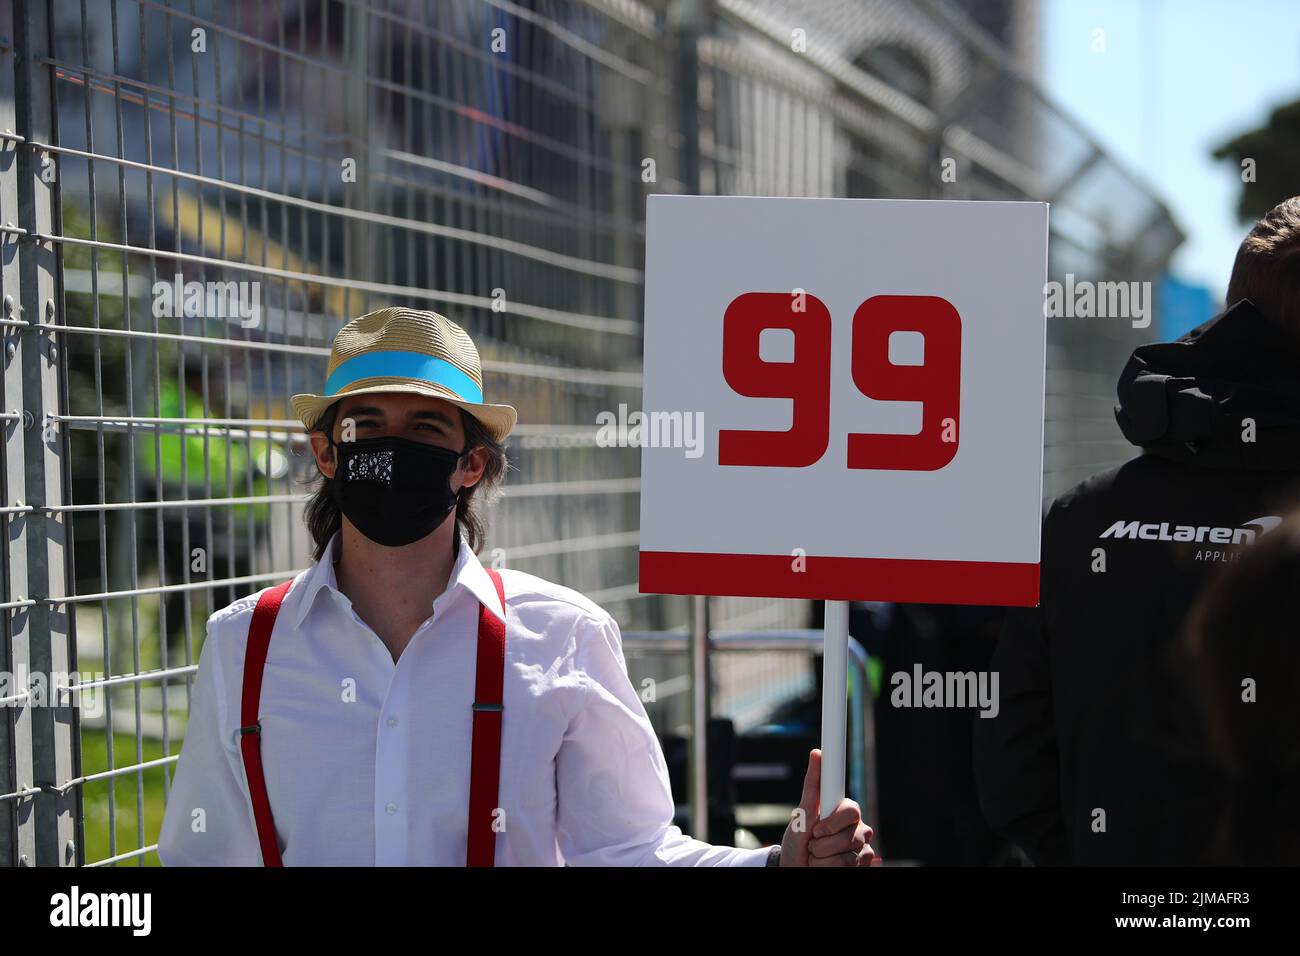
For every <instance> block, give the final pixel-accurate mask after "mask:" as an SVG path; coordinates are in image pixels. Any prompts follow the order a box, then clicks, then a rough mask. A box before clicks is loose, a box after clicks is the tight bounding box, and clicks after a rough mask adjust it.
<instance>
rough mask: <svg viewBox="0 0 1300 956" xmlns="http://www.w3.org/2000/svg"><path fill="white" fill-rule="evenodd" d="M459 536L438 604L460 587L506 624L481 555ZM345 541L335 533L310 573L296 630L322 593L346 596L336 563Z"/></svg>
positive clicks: (298, 611) (296, 621)
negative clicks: (339, 581) (328, 591)
mask: <svg viewBox="0 0 1300 956" xmlns="http://www.w3.org/2000/svg"><path fill="white" fill-rule="evenodd" d="M457 536H458V537H459V539H460V546H459V548H457V553H456V563H455V564H454V565H452V569H451V575H450V577H449V578H448V579H447V590H446V591H444V592H443V593H442V594H440V595H438V599H437V600H441V599H442V598H443V596H444V595H446V594H449V593H451V592H452V591H453V590H455V589H456V588H458V587H460V588H464V589H465V590H467V591H469V592H470V593H471V594H472V595H474V599H475V600H476V601H478V602H479V603H481V604H483V605H484V606H485V607H486V608H487V609H488V610H489V611H491V612H492V613H493V614H495V615H496V616H497V618H499V619H501V620H503V621H504V620H505V609H504V608H503V607H502V606H501V599H500V597H499V596H498V595H497V589H496V585H495V584H493V583H492V578H491V577H490V576H489V575H488V573H487V571H486V570H485V569H484V567H483V565H482V563H481V562H480V561H479V559H478V555H476V554H475V553H474V549H473V548H471V547H470V546H469V542H468V541H467V540H466V539H465V535H464V534H463V533H461V532H459V531H457ZM342 540H343V533H342V531H335V532H334V536H333V537H331V538H330V540H329V544H327V545H326V546H325V551H324V553H323V554H322V555H321V558H320V560H319V561H317V562H316V564H314V565H313V566H312V567H311V569H310V570H309V571H308V572H307V579H306V581H305V582H304V583H303V590H302V599H301V600H300V601H299V602H298V610H297V614H296V615H295V617H294V626H295V627H299V626H301V624H302V622H303V619H304V618H306V616H307V612H308V611H310V610H311V608H312V605H313V604H315V602H316V597H317V595H318V594H319V593H320V591H321V590H322V589H328V590H330V591H333V592H335V593H336V594H339V595H343V592H342V591H340V590H339V586H338V578H337V577H336V576H335V573H334V562H335V560H337V557H338V553H339V547H340V546H341V544H342ZM344 596H345V595H344ZM435 603H436V601H435ZM430 610H431V611H432V607H430Z"/></svg>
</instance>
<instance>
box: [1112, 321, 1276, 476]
mask: <svg viewBox="0 0 1300 956" xmlns="http://www.w3.org/2000/svg"><path fill="white" fill-rule="evenodd" d="M1118 393H1119V404H1118V405H1117V406H1116V407H1115V418H1116V420H1117V421H1118V422H1119V427H1120V430H1121V431H1123V433H1124V437H1125V438H1127V439H1128V440H1129V441H1130V442H1132V443H1133V444H1134V445H1138V446H1139V447H1141V448H1143V449H1145V450H1146V451H1147V452H1148V453H1150V454H1156V455H1161V456H1163V457H1166V458H1173V459H1176V460H1179V461H1184V462H1187V463H1189V464H1199V465H1202V466H1204V467H1209V468H1269V469H1275V468H1296V469H1300V353H1298V352H1297V350H1296V346H1295V345H1293V344H1292V342H1291V340H1290V339H1289V338H1288V337H1287V336H1286V335H1285V333H1284V332H1283V331H1282V330H1281V329H1279V328H1278V327H1277V325H1276V324H1274V323H1273V322H1271V321H1270V320H1269V319H1267V318H1266V317H1265V316H1264V315H1263V314H1262V313H1261V312H1260V311H1259V310H1258V309H1256V308H1255V306H1254V305H1253V304H1252V303H1251V302H1250V300H1248V299H1242V300H1241V301H1240V302H1237V303H1235V304H1234V305H1233V306H1231V307H1230V308H1228V309H1226V310H1224V311H1223V312H1221V313H1219V314H1218V315H1216V316H1215V317H1214V318H1212V319H1210V320H1209V321H1208V322H1206V323H1204V324H1203V325H1200V326H1198V327H1197V328H1195V329H1193V330H1192V331H1190V332H1188V333H1187V334H1186V335H1184V336H1183V337H1182V338H1180V339H1178V340H1177V341H1176V342H1161V343H1156V344H1152V345H1143V346H1141V347H1140V348H1138V349H1136V350H1134V352H1133V355H1132V357H1131V358H1130V359H1129V360H1128V364H1127V365H1125V366H1124V371H1123V372H1122V373H1121V374H1120V377H1119V387H1118ZM1245 419H1253V421H1254V423H1255V434H1254V439H1255V440H1254V441H1248V440H1246V438H1247V437H1248V434H1247V424H1246V423H1245V421H1244V420H1245Z"/></svg>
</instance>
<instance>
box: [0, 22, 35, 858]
mask: <svg viewBox="0 0 1300 956" xmlns="http://www.w3.org/2000/svg"><path fill="white" fill-rule="evenodd" d="M8 10H9V14H10V15H11V16H12V15H13V13H14V10H13V7H12V5H10V6H9V7H8ZM0 32H3V34H4V36H5V37H13V36H15V33H16V31H15V30H14V22H13V21H10V20H9V19H8V18H4V19H0ZM0 60H2V61H3V63H0V130H3V132H2V133H0V223H3V224H4V226H3V229H4V231H3V232H0V299H3V315H0V322H2V323H3V325H0V331H3V333H4V334H3V339H4V342H3V344H4V351H3V352H2V353H0V363H3V383H2V384H3V390H4V409H3V411H4V414H5V416H6V417H5V418H4V419H3V427H4V448H3V456H4V457H3V465H4V474H3V476H2V477H3V482H4V484H3V493H4V500H3V501H0V506H3V507H4V508H5V509H6V510H5V511H4V512H3V513H0V529H3V531H4V532H5V547H4V549H3V554H2V555H0V558H2V560H3V566H2V567H0V572H2V573H3V582H2V583H3V595H2V596H3V603H4V609H3V610H0V667H2V668H3V669H4V670H5V671H7V672H8V673H9V674H11V675H14V676H13V682H12V683H11V684H10V685H9V686H7V687H4V688H3V689H2V692H0V697H4V698H6V702H5V705H4V708H3V711H0V794H2V795H3V799H0V866H31V865H33V864H34V863H35V862H36V821H35V817H34V816H33V814H32V809H33V802H32V796H31V793H32V779H33V776H32V739H31V708H30V707H28V706H27V702H26V701H25V700H24V699H22V696H23V695H24V694H25V693H26V692H27V686H26V682H25V681H24V680H22V679H21V676H20V675H26V674H29V673H30V672H31V661H30V653H29V649H28V645H29V642H30V627H29V615H27V614H26V613H23V612H22V610H21V609H20V608H19V607H15V605H16V604H17V603H18V602H19V601H20V600H21V599H22V597H23V596H24V595H26V594H27V593H28V592H27V555H26V552H27V537H26V529H27V521H26V519H25V516H24V515H22V514H19V513H16V512H14V511H11V510H9V509H12V508H15V507H17V506H18V505H17V503H18V502H19V501H22V500H23V499H24V498H25V497H26V494H25V492H24V491H23V478H24V473H23V461H24V459H23V438H24V433H23V425H22V413H21V411H20V410H21V409H22V407H23V382H22V362H21V360H19V358H18V355H19V348H20V346H19V342H20V338H21V336H20V328H21V325H22V312H21V306H20V303H19V301H18V300H19V292H18V290H19V288H20V286H21V281H20V276H19V255H18V253H19V250H20V247H21V246H20V243H19V233H18V231H17V230H18V229H19V226H18V166H17V155H18V151H19V150H20V149H21V148H22V145H21V138H20V137H19V136H18V135H17V134H16V133H15V132H14V129H15V128H16V127H17V125H18V124H17V120H16V119H15V116H14V104H15V103H16V101H17V96H16V94H15V91H14V79H15V76H16V73H17V55H16V51H15V49H14V46H13V44H12V42H6V43H5V45H4V47H3V49H0Z"/></svg>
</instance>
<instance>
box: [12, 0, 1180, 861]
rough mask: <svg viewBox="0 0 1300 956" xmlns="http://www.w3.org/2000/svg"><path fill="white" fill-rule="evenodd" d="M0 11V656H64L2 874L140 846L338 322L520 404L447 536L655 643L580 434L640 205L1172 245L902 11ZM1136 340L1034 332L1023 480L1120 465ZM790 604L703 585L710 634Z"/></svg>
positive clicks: (332, 2) (1103, 244)
mask: <svg viewBox="0 0 1300 956" xmlns="http://www.w3.org/2000/svg"><path fill="white" fill-rule="evenodd" d="M0 11H2V13H0V21H3V23H2V24H0V29H2V30H4V31H5V36H6V37H8V38H10V39H4V40H0V43H2V44H3V45H2V46H0V57H2V58H3V68H2V69H0V111H2V112H0V127H3V130H0V152H2V153H3V158H4V159H5V160H7V162H5V163H3V164H0V223H3V226H0V239H2V240H3V242H4V245H5V250H6V255H5V257H4V258H3V262H2V263H0V265H2V266H3V268H2V269H0V297H3V299H4V302H5V303H6V304H5V312H4V315H3V316H0V329H3V330H4V334H5V339H6V346H7V347H6V352H5V363H4V366H3V369H0V387H3V390H4V398H5V401H4V407H3V410H0V422H2V423H3V425H4V428H5V433H4V434H5V442H4V444H3V447H0V455H3V458H2V459H0V479H2V480H3V482H4V485H3V491H4V495H5V498H4V502H3V503H0V504H2V506H0V523H3V524H4V525H5V528H6V530H7V531H8V536H7V541H8V544H7V548H6V549H4V551H3V561H4V567H3V571H4V589H5V590H4V593H3V596H2V599H0V610H2V611H3V615H4V617H3V621H4V626H3V631H2V632H0V636H2V637H3V645H0V657H2V658H3V659H2V660H0V664H3V665H4V666H5V667H6V669H7V671H9V672H12V671H15V670H16V669H18V668H19V667H24V668H34V667H38V666H39V667H42V668H45V669H47V670H57V669H59V668H60V666H62V667H65V668H66V669H68V670H70V671H76V672H77V673H78V674H79V675H80V676H79V677H78V678H76V680H75V686H74V687H73V688H72V689H71V691H70V694H74V695H76V699H77V700H78V701H79V703H80V707H78V708H76V709H75V712H74V710H73V708H70V707H66V708H63V709H59V708H52V709H49V710H48V711H46V712H41V711H38V710H37V709H35V708H27V707H23V706H18V707H6V713H5V716H4V719H3V721H0V808H2V809H3V814H2V815H0V861H2V862H4V863H10V864H14V863H22V862H27V863H41V864H60V865H62V864H67V863H85V864H118V863H131V864H145V863H156V862H157V859H156V854H154V853H153V852H152V851H153V849H154V846H153V840H154V839H155V838H156V835H157V833H158V827H159V824H160V822H161V815H162V810H163V805H164V799H165V796H166V791H167V787H168V780H169V772H170V769H171V767H172V765H173V764H174V761H175V758H176V754H177V753H178V752H179V747H180V741H181V739H182V737H183V733H184V724H185V715H186V714H187V712H188V707H189V686H190V681H191V680H192V678H193V675H194V673H195V670H196V666H195V665H196V662H197V660H198V657H199V651H200V648H201V645H202V641H203V638H204V634H205V627H204V624H205V621H206V619H207V618H208V616H209V615H211V614H212V613H213V612H214V611H216V610H219V609H220V608H222V607H224V606H225V605H227V604H229V603H230V602H231V601H233V600H235V599H237V598H238V597H240V596H243V595H246V594H249V593H252V592H254V591H257V590H259V589H261V588H263V587H265V586H267V585H270V584H273V583H275V582H277V581H282V580H285V579H287V578H288V577H290V576H292V575H293V574H295V573H296V572H298V571H299V570H301V569H302V568H304V567H306V566H307V565H308V564H309V563H310V562H311V561H312V560H313V559H314V557H315V556H316V554H317V547H318V545H319V542H317V541H314V540H313V539H312V537H311V536H310V534H309V533H308V529H307V528H306V527H305V525H304V521H303V517H304V511H305V506H306V504H307V502H308V500H309V498H310V496H311V495H312V494H313V492H314V490H315V488H316V486H315V485H314V484H313V481H314V479H315V477H316V471H315V466H314V462H313V459H312V456H311V454H310V449H309V447H308V445H307V441H306V437H305V435H304V434H303V432H302V429H301V426H300V424H299V422H298V421H297V420H296V419H295V418H293V417H292V415H291V412H290V409H289V405H288V399H289V396H290V395H292V394H294V393H297V392H307V391H319V389H320V387H321V385H322V382H323V379H324V371H325V362H326V357H327V355H328V349H329V344H330V342H331V340H332V338H333V335H334V334H335V332H336V331H337V330H338V328H339V327H340V326H341V325H342V324H343V323H344V322H346V321H347V320H348V319H350V318H352V317H355V316H358V315H360V314H362V313H364V312H367V311H370V310H373V309H376V308H380V307H383V306H390V305H400V306H410V307H415V308H421V309H434V310H437V311H439V312H441V313H443V314H445V315H447V316H448V317H450V318H452V319H454V320H455V321H457V322H458V323H460V324H461V325H463V326H464V327H465V328H466V329H467V330H468V331H469V333H470V334H471V336H472V337H473V338H474V340H475V342H476V343H477V344H478V346H479V349H480V352H481V354H482V358H483V363H484V373H485V383H484V384H485V394H486V395H487V397H488V400H489V401H495V402H508V403H510V404H513V405H515V406H516V407H517V408H519V409H520V413H521V415H520V419H521V423H520V425H519V426H518V427H517V429H516V431H515V432H514V434H513V435H512V436H511V439H510V443H509V445H508V452H509V456H510V459H511V473H510V475H509V478H508V480H507V482H506V485H505V494H504V495H503V497H502V498H501V499H500V500H499V501H498V502H497V503H496V504H495V505H494V506H493V509H492V510H491V511H490V512H489V516H488V517H489V521H488V524H489V534H488V542H487V547H486V549H485V550H484V552H483V555H482V557H483V559H484V560H485V562H486V563H495V564H507V565H509V566H511V567H516V568H520V569H522V570H525V571H529V572H532V573H535V574H538V575H540V576H542V577H545V578H549V579H551V580H554V581H558V582H562V583H564V584H566V585H569V586H571V587H573V588H575V589H577V590H579V591H582V592H583V593H584V594H586V595H587V596H588V597H590V598H591V599H592V600H594V601H596V602H598V603H600V604H602V605H604V606H605V607H607V608H608V609H609V610H610V611H611V612H612V613H614V614H615V615H616V616H617V617H618V619H619V621H620V623H621V624H622V625H623V627H624V628H625V629H628V630H632V629H642V630H659V629H667V628H672V627H679V626H684V625H685V624H686V623H687V621H688V620H689V610H690V608H689V602H688V600H687V599H685V598H682V597H671V596H669V597H662V596H653V595H642V594H640V593H639V591H638V585H637V543H638V505H639V497H638V496H639V490H640V483H639V459H640V449H639V448H638V447H634V446H631V445H626V444H623V445H615V446H613V447H611V446H609V444H608V443H607V442H605V441H604V440H603V439H602V437H601V431H600V430H599V428H598V424H599V422H600V420H601V416H604V415H612V416H614V417H615V418H616V419H618V420H623V421H625V420H626V418H625V417H624V416H625V415H626V414H628V413H630V412H632V411H636V410H638V409H639V408H640V402H641V309H642V302H643V288H644V276H643V274H642V269H643V263H644V210H645V196H646V194H647V193H650V192H689V191H692V190H694V189H698V190H699V191H701V192H714V193H743V194H751V195H806V196H836V195H840V196H882V197H906V196H927V197H928V196H935V195H945V196H949V197H951V198H1035V199H1050V200H1052V201H1053V202H1054V203H1056V204H1057V205H1056V207H1054V216H1053V221H1054V223H1059V225H1058V226H1057V227H1056V229H1057V231H1056V233H1055V234H1054V250H1055V251H1054V256H1055V257H1056V258H1054V261H1053V264H1052V269H1053V274H1054V275H1055V274H1060V273H1064V272H1066V271H1070V270H1073V271H1075V272H1076V273H1078V274H1080V275H1084V274H1090V275H1100V274H1107V275H1109V274H1111V272H1107V271H1106V270H1112V271H1114V270H1116V269H1117V268H1118V267H1117V264H1118V263H1125V264H1126V268H1128V269H1129V270H1130V271H1131V272H1132V273H1133V274H1134V275H1140V276H1146V275H1149V274H1150V273H1151V272H1152V271H1154V270H1155V269H1157V268H1158V267H1159V266H1160V264H1161V263H1162V262H1163V260H1164V258H1165V257H1167V255H1168V253H1169V250H1170V249H1171V248H1172V245H1173V244H1176V242H1177V241H1178V238H1179V236H1178V233H1177V230H1176V228H1174V227H1173V226H1172V223H1170V222H1169V221H1168V217H1167V214H1166V213H1165V212H1164V210H1163V208H1162V207H1161V206H1159V204H1158V203H1157V202H1155V201H1154V200H1153V199H1151V197H1150V196H1149V195H1148V194H1147V193H1146V192H1145V190H1143V189H1142V188H1141V187H1140V185H1138V184H1136V183H1135V182H1133V181H1132V180H1131V179H1130V178H1129V177H1127V176H1126V175H1124V174H1123V171H1122V170H1118V169H1117V168H1116V167H1114V166H1113V165H1111V164H1110V163H1109V161H1108V160H1107V159H1106V157H1105V156H1104V154H1103V153H1102V152H1101V151H1100V150H1099V149H1098V148H1097V147H1096V145H1095V144H1094V143H1093V142H1092V141H1091V140H1089V139H1088V138H1087V137H1086V135H1085V134H1083V133H1082V132H1081V131H1079V130H1078V129H1077V128H1076V127H1075V126H1073V125H1072V124H1070V123H1069V122H1068V121H1067V120H1065V119H1063V118H1061V117H1060V116H1059V115H1058V113H1057V112H1056V111H1055V110H1054V109H1053V107H1052V106H1051V104H1049V103H1047V102H1046V101H1045V100H1043V99H1042V97H1041V95H1039V94H1037V92H1036V90H1035V88H1034V87H1033V85H1032V83H1030V82H1028V81H1027V80H1026V79H1024V78H1023V77H1021V76H1020V75H1018V74H1017V73H1015V71H1014V70H1011V69H1010V68H1009V67H1008V66H1007V65H1006V64H1005V63H1004V62H1002V60H1000V59H999V56H998V54H997V52H996V44H994V45H993V46H994V48H995V49H994V50H993V51H992V52H991V51H990V50H989V49H988V48H987V45H988V44H989V43H990V42H991V41H989V40H987V38H982V37H981V35H979V34H978V33H972V32H970V31H971V28H970V27H969V25H968V24H966V22H965V21H964V20H962V19H961V18H960V17H957V16H955V15H954V14H953V11H951V10H950V9H949V8H948V7H947V6H945V5H942V4H938V3H931V2H929V0H926V2H922V3H917V4H904V3H901V2H895V0H852V2H850V0H835V2H830V0H827V2H825V3H813V2H794V0H790V2H785V0H773V2H765V3H754V2H750V0H716V2H713V3H698V4H691V3H670V2H668V0H376V2H372V3H366V2H362V0H227V2H214V0H68V2H57V3H56V2H53V0H15V2H12V3H10V4H0ZM795 28H800V29H805V30H806V31H808V33H809V34H810V35H811V36H812V37H813V41H812V42H810V45H809V47H808V49H807V50H806V51H803V52H796V51H795V50H794V49H792V47H791V45H790V38H791V30H792V29H795ZM817 36H820V37H822V38H823V39H825V38H831V39H833V40H834V42H833V43H832V42H820V43H819V42H816V37H817ZM17 52H21V53H22V54H24V55H23V56H22V57H18V56H16V55H15V54H16V53H17ZM20 61H21V62H20ZM5 131H9V132H5ZM950 155H951V156H954V157H956V158H957V161H958V163H959V166H960V167H961V168H962V169H963V173H962V174H961V175H960V176H959V178H958V180H957V182H956V183H953V184H949V185H943V186H937V185H936V182H937V178H936V175H935V170H936V168H937V166H938V164H939V162H940V161H941V159H943V158H944V157H945V156H950ZM1057 210H1060V211H1062V212H1063V213H1064V217H1063V218H1062V216H1058V215H1057V214H1056V212H1057ZM1132 337H1133V336H1132V333H1129V332H1127V331H1123V330H1114V329H1108V330H1106V331H1104V332H1101V331H1097V330H1094V329H1091V328H1090V329H1088V330H1075V331H1064V332H1059V333H1058V332H1054V333H1053V339H1052V352H1051V356H1052V359H1051V361H1052V362H1053V365H1052V367H1053V374H1052V375H1051V376H1050V377H1049V406H1048V408H1049V417H1050V419H1051V422H1052V424H1051V425H1049V432H1048V436H1049V437H1048V442H1049V449H1048V454H1049V458H1048V469H1049V472H1050V474H1051V475H1052V476H1055V477H1056V478H1059V479H1060V482H1064V481H1067V480H1069V479H1071V478H1072V477H1073V476H1076V475H1079V474H1081V473H1082V472H1083V471H1087V470H1090V468H1091V466H1093V465H1094V464H1095V463H1096V462H1094V461H1091V460H1088V459H1091V458H1093V457H1094V456H1095V458H1096V461H1098V462H1100V461H1106V460H1110V459H1112V458H1113V457H1114V456H1115V455H1116V454H1118V452H1119V447H1118V445H1117V443H1116V441H1115V439H1116V437H1117V436H1116V434H1115V430H1114V428H1113V426H1112V425H1109V424H1108V423H1107V421H1106V419H1107V412H1106V409H1105V408H1103V405H1104V404H1105V402H1104V399H1103V394H1104V393H1108V392H1109V388H1110V383H1109V381H1107V380H1106V375H1107V374H1108V373H1109V372H1110V371H1111V366H1112V365H1114V362H1115V358H1116V356H1117V355H1119V354H1120V352H1122V351H1124V350H1125V349H1127V348H1129V347H1131V341H1130V340H1131V339H1132ZM1057 484H1059V482H1058V483H1057ZM1055 487H1056V486H1055V485H1054V484H1053V481H1052V480H1050V479H1049V482H1048V488H1047V490H1048V491H1049V492H1051V491H1053V490H1054V489H1055ZM808 612H809V605H808V602H797V601H760V600H756V599H720V600H718V601H716V602H715V609H714V618H713V623H714V625H715V626H718V627H725V628H729V629H733V630H736V629H748V630H753V629H761V628H797V627H804V626H806V625H807V623H808ZM26 693H27V690H26V689H23V688H19V689H18V690H15V691H13V692H10V691H6V692H5V693H3V694H0V697H4V696H5V695H6V694H8V695H9V696H11V697H15V698H16V702H17V703H19V704H21V703H22V702H23V701H24V700H25V699H26V697H25V696H24V695H25V694H26Z"/></svg>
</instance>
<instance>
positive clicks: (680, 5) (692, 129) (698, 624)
mask: <svg viewBox="0 0 1300 956" xmlns="http://www.w3.org/2000/svg"><path fill="white" fill-rule="evenodd" d="M711 8H712V4H711V3H710V2H709V0H677V2H676V3H675V4H674V5H673V7H672V9H671V11H670V22H671V23H672V26H673V32H674V40H675V44H676V50H677V73H676V76H677V104H678V128H679V129H680V130H681V132H682V151H681V158H682V180H683V182H685V184H686V192H687V193H688V194H690V195H699V192H700V105H699V87H700V53H699V42H700V37H701V36H702V35H703V34H704V33H705V32H706V31H707V30H708V28H709V23H710V19H711V13H712V9H711ZM709 684H710V675H709V598H708V595H702V594H697V595H695V596H693V597H692V598H691V741H690V755H689V761H688V763H689V767H690V804H691V835H692V836H694V837H695V838H696V839H697V840H703V841H704V842H706V843H707V842H708V841H709V747H708V740H709Z"/></svg>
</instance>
